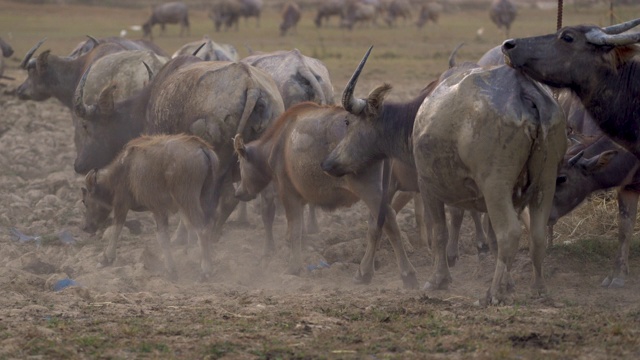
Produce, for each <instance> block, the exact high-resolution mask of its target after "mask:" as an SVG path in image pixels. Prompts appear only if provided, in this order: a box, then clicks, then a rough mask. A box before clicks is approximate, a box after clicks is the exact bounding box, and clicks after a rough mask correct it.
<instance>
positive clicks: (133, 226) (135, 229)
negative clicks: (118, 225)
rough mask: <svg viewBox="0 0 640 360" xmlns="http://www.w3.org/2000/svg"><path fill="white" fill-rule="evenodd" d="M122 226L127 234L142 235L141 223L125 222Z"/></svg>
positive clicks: (136, 221) (135, 221)
mask: <svg viewBox="0 0 640 360" xmlns="http://www.w3.org/2000/svg"><path fill="white" fill-rule="evenodd" d="M124 226H125V227H126V228H127V229H129V232H130V233H131V234H133V235H140V234H142V223H141V222H140V221H138V220H127V221H125V222H124Z"/></svg>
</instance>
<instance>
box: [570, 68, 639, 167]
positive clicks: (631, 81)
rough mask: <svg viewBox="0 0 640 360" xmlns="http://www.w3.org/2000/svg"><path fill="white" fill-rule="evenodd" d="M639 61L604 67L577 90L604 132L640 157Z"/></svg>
mask: <svg viewBox="0 0 640 360" xmlns="http://www.w3.org/2000/svg"><path fill="white" fill-rule="evenodd" d="M638 67H639V65H638V62H637V61H628V62H627V63H625V64H624V65H622V66H620V67H619V68H618V69H609V68H607V69H601V70H600V71H598V72H594V73H593V76H590V77H589V79H588V80H587V82H585V83H584V84H579V85H578V86H576V88H575V89H574V91H575V93H576V94H577V95H578V97H580V100H581V101H582V103H583V104H584V106H585V108H586V109H587V110H588V111H589V113H590V115H591V116H592V117H593V119H594V120H595V121H596V123H597V124H598V126H599V127H600V128H601V129H602V130H603V132H604V133H605V134H607V135H608V136H609V137H611V138H612V139H613V140H614V141H616V142H618V143H619V144H621V145H623V146H624V147H626V148H627V149H628V150H630V151H631V152H633V153H634V154H635V155H636V156H640V147H639V146H638V142H639V140H640V105H638V103H637V101H638V100H639V99H638V98H639V97H640V85H639V84H638V82H637V81H636V78H637V77H638V76H640V73H639V71H640V69H639V68H638Z"/></svg>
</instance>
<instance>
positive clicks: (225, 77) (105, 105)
mask: <svg viewBox="0 0 640 360" xmlns="http://www.w3.org/2000/svg"><path fill="white" fill-rule="evenodd" d="M85 79H86V76H83V80H82V81H81V82H80V84H79V85H78V88H77V92H76V94H75V101H74V112H75V113H76V115H77V116H78V117H80V118H82V119H83V130H84V132H85V139H86V141H85V142H84V144H83V146H82V148H80V149H79V150H78V156H77V158H76V161H75V164H74V169H75V170H76V171H77V172H79V173H86V172H88V171H89V170H90V169H93V168H100V167H102V166H105V165H106V164H108V163H109V162H110V161H111V160H112V159H113V158H114V157H115V156H116V154H117V153H118V152H119V151H120V150H121V149H122V147H123V146H124V145H125V144H126V143H127V141H129V140H130V139H132V138H135V137H137V136H139V135H140V134H158V133H165V134H178V133H188V134H193V135H197V136H199V137H201V138H202V139H204V140H205V141H207V142H208V143H209V144H211V145H212V146H213V148H214V150H215V151H216V153H217V155H218V158H219V161H220V169H221V176H222V179H221V185H220V186H221V190H220V194H221V198H220V204H219V214H218V218H217V219H216V228H215V230H214V236H215V238H216V239H217V238H218V237H219V235H220V232H221V228H222V225H223V224H224V222H225V221H226V220H227V218H228V216H229V214H230V213H231V211H233V209H234V208H235V206H236V204H237V200H236V199H235V198H234V196H233V183H232V176H231V175H232V174H231V173H232V171H231V170H232V168H233V167H234V165H235V164H236V163H237V161H236V160H235V157H234V152H233V146H232V145H233V144H232V142H231V138H232V137H233V135H234V134H236V133H237V132H240V133H242V134H243V136H245V137H246V138H248V139H254V138H257V136H258V135H259V134H261V133H262V132H263V131H264V130H265V129H266V128H267V127H268V126H269V125H270V124H271V122H272V120H273V119H275V118H277V117H278V116H279V115H280V114H281V113H282V112H283V111H284V105H283V103H282V97H281V96H280V93H279V92H278V89H277V87H276V85H275V83H274V82H273V80H272V79H271V77H270V76H269V75H268V74H266V73H265V72H263V71H262V70H260V69H257V68H254V67H252V66H249V65H247V64H244V63H233V62H226V61H203V60H202V59H200V58H197V57H195V56H191V55H183V56H179V57H177V58H174V59H171V60H170V61H168V62H167V63H166V64H165V66H164V67H162V69H160V71H159V72H158V73H157V74H156V75H155V77H154V78H153V80H152V81H151V82H150V83H149V85H147V86H146V87H145V88H144V89H142V91H140V92H139V93H137V94H135V95H133V96H131V97H129V98H128V99H126V100H123V101H120V102H114V101H113V92H114V91H115V89H116V87H114V86H110V87H107V88H105V89H104V90H103V91H102V93H101V94H100V97H99V100H98V101H97V103H96V104H95V105H86V104H85V103H84V102H83V101H82V99H83V93H82V92H83V89H84V80H85ZM267 235H268V236H269V235H270V234H269V232H267ZM267 242H273V239H270V238H267Z"/></svg>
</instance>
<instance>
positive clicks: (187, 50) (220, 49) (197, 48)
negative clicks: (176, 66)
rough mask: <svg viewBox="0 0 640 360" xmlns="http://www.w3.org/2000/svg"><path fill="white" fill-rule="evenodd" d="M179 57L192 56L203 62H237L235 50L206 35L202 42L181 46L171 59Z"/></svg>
mask: <svg viewBox="0 0 640 360" xmlns="http://www.w3.org/2000/svg"><path fill="white" fill-rule="evenodd" d="M180 55H194V56H197V57H199V58H201V59H202V60H205V61H238V52H237V50H236V48H234V47H233V46H232V45H229V44H218V43H216V42H215V41H213V40H211V39H210V38H209V37H208V36H206V35H205V36H204V37H203V38H202V40H196V41H192V42H190V43H188V44H185V45H183V46H182V47H181V48H180V49H178V50H177V51H176V52H175V53H173V55H171V58H175V57H177V56H180Z"/></svg>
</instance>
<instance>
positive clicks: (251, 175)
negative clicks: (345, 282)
mask: <svg viewBox="0 0 640 360" xmlns="http://www.w3.org/2000/svg"><path fill="white" fill-rule="evenodd" d="M506 2H508V0H500V1H498V2H497V3H499V4H501V5H500V6H502V7H505V5H504V3H506ZM373 3H382V2H379V1H365V0H363V1H361V2H360V1H339V0H331V1H326V2H322V6H319V7H318V9H317V11H318V17H317V18H316V20H315V23H316V25H317V26H324V25H325V24H326V22H327V21H328V19H329V18H330V17H331V16H333V15H335V14H334V13H333V12H332V11H333V10H332V9H333V7H335V8H340V7H341V6H342V7H341V8H342V9H343V10H344V9H351V8H352V7H353V8H355V7H363V6H374V5H372V4H373ZM384 3H385V4H386V5H385V12H386V14H387V15H386V18H385V19H390V20H389V21H387V23H388V24H389V25H390V26H393V24H394V23H395V21H396V18H397V17H403V15H402V14H403V10H402V9H403V7H402V6H401V5H402V4H403V3H407V4H408V3H409V2H408V1H402V0H394V1H390V2H384ZM218 4H219V5H220V6H218V7H215V8H213V9H212V13H211V17H212V19H214V22H215V21H220V23H219V24H220V26H221V27H223V28H232V27H234V26H237V17H239V16H245V17H250V16H255V17H256V18H257V19H258V21H259V18H260V10H261V8H262V1H260V0H223V1H221V2H219V3H218ZM428 5H430V4H427V5H425V6H428ZM235 8H237V9H242V11H243V12H237V13H235V15H230V13H228V12H224V11H228V9H235ZM507 8H508V6H507ZM350 11H351V10H347V11H343V12H341V13H340V15H338V16H340V17H341V19H342V20H341V21H342V24H351V25H353V22H352V21H355V19H356V17H355V15H353V13H351V12H350ZM354 11H355V10H354ZM375 11H376V12H377V11H378V10H375ZM296 12H297V15H295V14H296ZM421 12H422V11H421ZM299 13H300V9H299V7H298V5H295V4H289V5H287V6H286V7H285V11H284V12H283V14H284V18H283V20H284V21H289V20H287V19H290V20H291V19H293V20H291V21H293V23H295V22H297V19H299ZM392 14H393V15H392ZM513 15H515V12H513ZM492 18H493V15H492ZM497 18H500V19H502V20H500V21H503V22H504V21H507V20H505V19H507V18H508V19H510V20H508V24H503V26H505V27H506V29H507V31H508V29H509V24H510V21H513V16H511V17H510V18H509V17H505V16H503V17H497ZM435 19H436V20H437V17H435ZM385 21H386V20H385ZM165 23H180V24H181V26H182V28H183V30H184V31H189V20H188V15H187V9H186V5H184V4H183V3H169V4H165V5H161V6H158V7H156V8H155V9H154V11H153V15H152V16H151V17H150V19H149V20H148V21H147V22H146V23H145V25H144V27H143V28H144V30H145V34H146V35H150V34H151V27H152V26H153V25H154V24H161V25H162V26H163V25H164V24H165ZM639 24H640V19H636V20H632V21H629V22H626V23H622V24H618V25H614V26H610V27H606V28H599V27H596V26H591V25H579V26H569V27H564V28H562V29H560V30H558V32H557V33H554V34H550V35H546V36H539V37H532V38H521V39H510V40H507V41H505V42H504V43H503V44H502V45H501V46H498V47H496V48H494V49H492V50H490V51H489V52H488V53H487V54H486V55H485V56H484V57H483V58H482V59H480V60H479V61H478V63H463V64H460V65H457V64H456V63H455V60H454V59H453V56H452V60H451V61H450V68H449V69H447V70H446V71H444V72H443V73H442V74H441V75H440V76H439V77H438V78H436V79H432V81H431V82H430V83H429V85H427V86H426V87H425V88H424V89H422V90H421V91H419V92H418V93H416V94H414V95H413V97H412V99H409V100H407V101H403V102H390V101H386V100H385V97H386V95H387V94H388V93H389V92H390V91H391V86H390V85H388V84H381V85H379V86H377V87H375V88H373V89H372V90H371V92H370V94H369V95H368V96H367V97H366V98H356V97H354V95H353V93H354V89H355V87H356V84H357V81H358V79H359V76H360V73H361V71H362V69H363V67H364V66H365V64H366V61H367V59H368V57H369V54H370V53H371V51H372V49H369V51H368V52H367V53H366V54H365V56H364V58H363V60H362V61H361V63H360V64H359V65H358V67H357V68H356V69H355V71H354V74H353V76H352V78H351V80H350V81H349V83H348V85H347V87H346V88H345V90H344V92H343V93H342V94H341V96H340V99H341V101H340V104H336V102H335V101H334V97H335V96H334V92H333V91H334V90H333V85H332V83H331V79H330V75H329V72H328V70H327V68H326V67H325V65H324V64H323V63H322V62H321V61H320V60H318V59H315V58H312V57H309V56H306V55H304V54H302V53H301V52H300V51H298V50H291V51H275V52H271V53H259V54H253V55H251V56H249V57H247V58H244V59H239V58H238V54H237V52H236V51H235V49H234V48H233V47H232V46H229V45H226V44H218V43H216V42H214V41H213V40H211V39H209V38H204V39H203V40H201V41H196V42H193V43H189V44H186V45H185V46H184V47H183V48H182V49H180V50H178V51H177V52H176V53H175V54H173V56H172V57H169V56H168V55H167V54H166V53H165V52H164V51H163V50H162V49H160V48H158V47H157V46H155V45H154V44H153V43H152V42H150V41H149V40H127V39H123V38H101V39H95V38H92V37H89V38H88V39H87V40H86V41H85V42H83V43H81V44H79V45H78V47H77V48H76V49H74V50H73V52H72V53H71V54H69V55H67V56H59V55H54V54H52V53H51V52H50V51H49V50H47V51H44V52H41V53H39V54H38V55H36V52H37V51H38V49H39V48H40V47H41V46H42V45H43V43H44V39H43V40H42V41H40V42H39V43H38V44H36V45H35V46H34V47H33V48H32V49H31V50H29V52H28V53H27V55H26V56H25V58H24V59H23V61H22V63H21V65H20V66H21V68H22V69H24V70H25V71H26V72H27V74H28V76H27V79H26V80H25V81H24V83H23V84H21V85H20V86H19V87H18V88H17V89H16V94H17V96H18V97H19V98H20V99H23V100H36V101H42V100H45V99H47V98H50V97H53V98H56V99H58V100H59V101H60V102H62V103H63V104H64V105H65V106H66V107H68V108H69V109H70V110H71V114H72V116H71V117H72V119H71V120H72V122H73V125H74V130H75V135H74V141H75V145H76V151H77V154H76V159H75V163H74V169H75V171H76V172H77V173H79V174H83V175H85V176H86V177H85V186H84V187H83V188H82V198H83V202H84V204H85V206H86V209H87V211H86V218H85V224H84V225H83V228H84V229H85V230H87V231H90V232H95V231H96V230H97V229H98V228H100V227H104V226H108V225H112V226H113V231H112V232H110V233H109V243H108V246H107V247H106V249H105V251H104V253H103V256H102V259H101V263H102V264H103V265H104V266H108V265H110V264H111V263H112V262H113V261H114V259H115V257H116V247H117V240H118V237H119V233H120V230H121V229H122V227H123V226H124V224H125V219H126V216H127V212H128V211H129V210H132V211H149V212H151V213H152V214H153V216H154V219H155V221H156V224H157V238H158V242H159V244H160V245H161V246H162V248H163V253H164V257H165V267H166V271H167V273H168V275H169V277H170V278H172V279H175V278H176V277H177V276H178V274H176V271H175V266H174V264H173V260H172V258H171V252H170V251H169V234H168V220H167V219H168V216H169V214H170V213H176V212H178V213H179V214H180V219H181V223H180V225H179V229H178V230H177V231H176V235H175V236H176V237H178V238H187V237H189V236H191V235H193V236H194V237H197V238H198V240H199V244H200V247H201V255H202V259H201V270H202V278H203V280H206V279H207V278H208V277H209V276H210V275H211V271H212V266H213V265H212V263H211V259H210V244H211V243H212V242H215V241H217V239H218V238H219V237H220V236H221V231H222V226H223V225H224V223H225V222H226V220H227V218H228V217H229V215H230V214H231V212H232V211H233V210H234V208H235V207H236V205H237V204H238V201H247V200H250V199H253V198H255V197H256V196H259V195H260V196H262V198H263V200H264V201H263V202H262V205H261V206H262V219H263V222H264V224H265V230H266V235H265V238H266V241H265V250H264V256H265V257H269V256H272V255H273V252H274V251H275V249H276V247H275V242H274V238H273V234H272V227H273V220H274V215H275V202H274V201H275V199H276V198H277V199H279V203H280V204H281V205H282V206H283V207H284V210H285V214H286V218H287V243H288V244H289V246H290V247H291V248H292V252H291V254H292V255H291V259H290V263H289V267H288V270H287V271H288V273H290V274H299V273H300V272H301V271H302V270H303V268H304V267H303V264H302V252H303V251H304V250H303V247H302V238H303V236H304V232H305V229H304V221H303V216H302V214H303V213H304V211H303V209H304V206H305V205H312V206H319V207H321V208H324V209H328V210H332V209H335V208H338V207H344V206H350V205H351V204H353V203H355V202H357V201H359V200H362V201H363V202H364V203H365V204H366V206H367V208H368V210H369V226H368V230H367V249H366V252H365V255H364V257H363V259H362V261H361V263H360V266H359V268H358V271H357V273H356V276H355V280H356V282H358V283H364V284H366V283H369V282H371V281H372V278H373V276H374V266H373V260H374V258H375V252H376V249H377V248H378V243H379V241H380V239H381V236H382V233H383V232H384V233H385V234H386V235H387V236H388V238H389V240H390V241H391V243H392V246H393V250H394V252H395V255H396V260H397V262H398V268H399V271H400V275H401V278H402V281H403V284H404V286H405V287H407V288H417V287H418V286H419V285H418V281H417V276H416V270H415V269H414V267H413V265H412V264H411V262H410V261H409V258H408V257H407V254H406V252H405V249H404V247H403V244H402V241H401V236H400V232H399V228H398V224H397V222H396V219H395V213H396V212H397V211H399V210H400V208H401V207H402V206H404V204H406V200H404V201H393V206H392V201H391V199H393V197H394V194H396V193H397V192H403V193H404V194H407V193H409V194H413V195H414V199H416V204H415V208H416V214H418V216H419V217H420V219H419V220H421V221H420V222H421V223H422V227H421V231H420V234H421V237H422V239H421V240H422V241H423V243H424V244H427V245H428V246H430V247H431V249H432V251H433V257H434V259H433V260H434V269H433V273H432V275H431V276H430V277H429V280H428V281H427V282H426V284H425V285H424V287H423V288H424V289H425V290H426V291H430V290H434V289H446V288H447V287H448V286H449V284H450V283H451V282H452V280H453V279H452V276H451V273H450V272H449V267H450V266H454V265H455V261H456V259H457V235H458V233H457V230H456V226H459V221H458V222H457V223H458V225H454V226H453V227H451V228H450V229H449V228H448V226H447V222H446V218H447V215H445V214H446V213H445V205H446V206H447V207H449V208H450V209H451V214H460V216H461V212H462V211H464V210H468V211H472V212H473V213H474V214H475V216H477V218H478V219H479V215H478V214H479V213H486V214H487V215H488V217H487V222H486V224H485V226H484V228H483V226H481V225H480V221H479V220H478V226H477V227H476V231H477V232H479V233H482V234H481V235H480V234H477V235H476V236H477V239H482V240H479V241H481V242H484V241H485V240H484V239H485V238H486V239H487V240H488V247H489V249H490V250H491V252H492V254H493V255H494V256H495V259H496V269H495V273H494V277H493V281H492V283H491V285H490V287H489V289H488V291H487V293H486V294H485V295H484V296H482V297H481V298H480V300H479V303H481V304H483V305H492V304H502V303H509V302H510V301H512V296H513V293H514V291H515V290H514V285H515V284H514V281H513V279H512V278H511V274H510V270H511V269H512V265H513V262H514V258H515V255H516V251H517V249H518V241H519V239H520V236H521V234H522V226H521V220H522V221H524V223H525V224H526V226H527V227H528V233H529V235H530V237H531V241H530V254H531V261H532V266H533V276H532V289H533V290H534V292H535V293H536V294H537V295H543V294H544V293H545V292H546V285H545V280H544V276H543V268H542V260H543V258H544V255H545V250H546V246H547V244H546V241H545V240H546V236H547V229H548V228H547V227H548V226H552V225H553V224H554V223H555V222H556V221H557V220H558V218H559V217H561V216H563V215H565V214H567V213H569V212H570V211H571V210H572V209H574V208H575V207H577V206H578V205H579V203H580V202H581V201H582V200H583V199H585V198H586V196H587V195H588V194H589V193H591V192H593V191H596V190H600V189H606V188H613V187H618V186H621V190H620V197H619V201H620V217H621V221H620V226H621V231H620V248H619V251H618V254H617V255H616V257H615V259H614V264H613V267H612V269H611V271H610V273H609V274H608V276H607V277H606V279H605V280H604V281H603V282H602V285H603V286H606V287H621V286H624V282H625V278H626V276H627V275H628V273H629V265H628V258H629V241H630V237H631V230H632V228H633V223H634V222H635V217H636V211H637V210H636V209H637V201H638V197H639V194H640V190H638V189H640V186H639V185H640V175H638V171H640V170H639V169H640V162H639V159H640V105H639V104H638V102H637V101H636V99H638V98H639V97H640V85H638V82H637V81H635V80H632V78H633V77H635V76H636V74H637V73H638V67H639V66H640V65H639V64H638V61H637V60H636V59H635V58H634V56H635V55H636V54H637V49H636V45H635V44H636V43H638V42H640V35H639V33H631V34H629V33H627V31H628V30H630V29H632V28H634V27H636V26H637V25H639ZM289 28H290V27H288V25H281V28H280V30H281V31H283V33H284V32H286V30H287V29H289ZM0 48H1V49H2V53H3V55H4V56H9V55H11V47H10V46H9V44H7V43H5V42H4V41H2V40H1V39H0ZM0 59H1V58H0ZM0 65H1V63H0ZM0 69H1V67H0ZM584 69H590V70H589V72H585V71H584ZM554 88H557V89H554ZM558 91H559V93H558ZM558 94H560V95H559V96H558ZM585 121H587V122H591V123H592V124H593V126H592V127H593V128H595V129H598V131H597V132H596V133H595V134H582V133H580V132H579V131H578V130H579V129H581V128H583V125H584V122H585ZM569 137H570V138H572V139H573V140H574V143H573V144H570V142H569V140H568V138H569ZM570 145H571V146H570ZM618 174H620V175H619V176H618ZM636 180H637V181H636ZM400 195H402V194H397V196H396V200H397V199H398V196H400ZM396 204H399V206H396ZM110 214H111V215H112V217H113V222H112V223H110V222H109V220H108V217H109V215H110ZM450 232H451V233H450ZM450 235H451V236H450ZM485 235H486V236H485ZM551 236H552V235H551ZM478 245H479V249H481V248H482V245H483V244H478Z"/></svg>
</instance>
